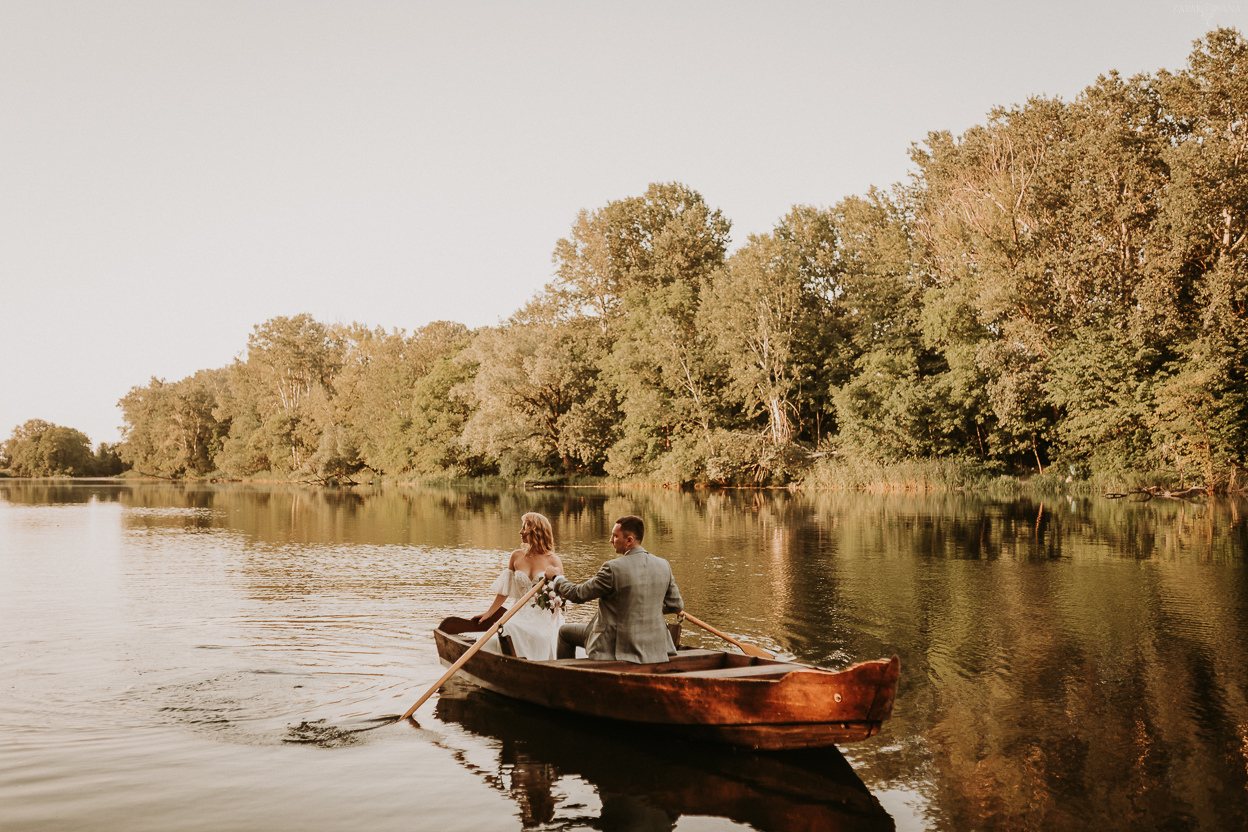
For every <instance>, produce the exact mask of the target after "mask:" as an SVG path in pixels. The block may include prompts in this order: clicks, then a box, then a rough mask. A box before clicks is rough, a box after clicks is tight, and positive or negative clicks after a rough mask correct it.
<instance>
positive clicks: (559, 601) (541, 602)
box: [533, 581, 563, 615]
mask: <svg viewBox="0 0 1248 832" xmlns="http://www.w3.org/2000/svg"><path fill="white" fill-rule="evenodd" d="M533 606H535V607H537V608H538V609H539V610H546V611H547V612H549V613H550V614H551V615H554V614H555V613H557V612H559V611H560V610H562V609H563V596H561V595H560V594H559V593H558V592H556V591H555V587H554V584H552V583H550V581H547V582H546V585H545V586H544V587H542V588H541V589H539V590H538V591H537V594H536V595H534V596H533Z"/></svg>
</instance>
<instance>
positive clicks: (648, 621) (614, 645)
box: [546, 515, 685, 664]
mask: <svg viewBox="0 0 1248 832" xmlns="http://www.w3.org/2000/svg"><path fill="white" fill-rule="evenodd" d="M645 533H646V527H645V524H644V523H642V521H641V518H640V517H633V516H631V515H630V516H628V517H621V518H620V519H619V520H617V521H616V522H615V528H613V529H612V530H611V546H612V547H613V548H614V549H615V553H616V554H617V555H620V557H618V558H615V559H613V560H609V561H607V562H606V563H604V564H603V565H602V566H601V567H600V568H599V569H598V574H597V575H595V576H594V577H592V578H590V579H589V580H588V581H586V582H585V583H583V584H574V583H572V582H571V581H569V580H568V579H567V578H564V577H563V576H562V575H556V574H555V568H554V567H549V568H548V569H547V570H546V579H547V580H548V581H550V580H551V579H553V582H554V587H555V590H556V591H557V592H558V593H559V594H560V595H562V596H563V597H564V598H566V599H567V600H569V601H572V602H574V603H577V604H584V603H585V602H586V601H592V600H593V599H595V598H597V599H598V612H597V613H596V614H595V615H594V617H593V619H592V620H591V621H590V622H589V623H588V624H564V625H563V626H562V627H560V628H559V645H558V647H557V648H556V657H557V658H560V659H571V658H574V657H575V656H576V648H577V647H584V648H585V653H586V655H588V656H589V658H591V659H598V660H611V659H615V660H619V661H626V662H638V663H640V664H652V663H655V662H665V661H667V657H668V656H673V655H675V654H676V645H675V644H673V643H672V635H671V633H670V632H668V629H667V622H665V621H664V620H663V615H664V614H665V613H669V612H680V611H681V610H682V609H684V608H685V603H684V601H682V600H681V598H680V590H679V589H677V588H676V580H675V579H674V578H673V577H672V567H671V566H670V565H669V564H668V562H667V561H665V560H663V558H660V557H655V556H654V555H652V554H650V553H649V552H647V551H646V550H645V549H643V548H642V547H641V539H642V537H644V536H645Z"/></svg>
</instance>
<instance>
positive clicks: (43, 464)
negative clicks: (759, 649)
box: [4, 419, 95, 477]
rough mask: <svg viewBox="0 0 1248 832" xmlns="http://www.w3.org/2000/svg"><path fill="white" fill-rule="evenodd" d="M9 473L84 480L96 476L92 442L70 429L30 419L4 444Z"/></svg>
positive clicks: (23, 475) (20, 475)
mask: <svg viewBox="0 0 1248 832" xmlns="http://www.w3.org/2000/svg"><path fill="white" fill-rule="evenodd" d="M4 457H5V459H6V460H7V461H8V467H9V470H11V471H12V472H13V473H14V474H15V475H17V476H19V477H83V476H90V475H91V474H93V473H95V456H94V455H93V454H92V453H91V440H90V439H88V438H87V436H86V434H84V433H82V432H81V431H78V430H74V429H73V428H66V427H61V426H60V425H55V424H52V423H51V422H45V421H43V420H42V419H31V420H30V421H28V422H26V423H25V424H22V425H19V426H18V427H16V428H14V429H13V434H12V436H10V437H9V439H8V441H6V442H5V443H4Z"/></svg>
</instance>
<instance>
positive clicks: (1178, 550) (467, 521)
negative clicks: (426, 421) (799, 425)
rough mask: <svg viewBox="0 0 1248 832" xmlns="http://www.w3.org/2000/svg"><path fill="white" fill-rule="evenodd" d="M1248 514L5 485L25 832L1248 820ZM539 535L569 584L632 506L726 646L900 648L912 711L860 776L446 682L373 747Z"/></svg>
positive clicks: (13, 696)
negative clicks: (438, 632)
mask: <svg viewBox="0 0 1248 832" xmlns="http://www.w3.org/2000/svg"><path fill="white" fill-rule="evenodd" d="M1245 510H1246V507H1245V505H1244V504H1243V503H1237V502H1234V501H1225V500H1222V501H1209V502H1205V503H1202V504H1185V503H1178V502H1173V501H1156V500H1154V501H1152V502H1149V503H1128V502H1121V501H1109V500H1104V499H1100V498H1093V499H1089V498H1086V497H1078V498H1074V497H1058V498H1053V499H1051V500H1044V501H1036V500H1027V499H1023V500H1009V501H1001V500H993V499H987V498H982V497H975V496H970V495H963V494H941V495H918V496H913V495H912V496H876V495H805V496H803V495H794V494H789V493H787V492H763V493H755V492H731V493H724V494H706V493H674V492H647V491H634V490H611V489H604V490H598V489H568V490H543V491H529V492H525V491H521V490H510V491H491V490H470V489H458V490H457V489H420V490H417V489H404V488H384V489H382V488H377V489H360V490H353V491H328V490H319V489H311V488H301V487H294V486H259V485H257V486H252V485H185V486H182V485H163V484H162V485H151V484H133V485H122V484H117V483H73V484H70V483H61V482H40V481H0V732H2V735H3V736H4V738H5V742H4V743H2V744H0V814H2V815H3V824H2V825H3V828H4V829H5V830H6V832H9V830H13V832H18V830H22V831H23V832H24V830H57V831H58V832H62V831H66V832H67V831H68V830H80V829H81V830H86V829H91V830H104V831H105V832H109V831H110V830H148V829H151V830H158V829H159V830H173V831H174V832H179V831H180V830H199V829H203V830H229V829H237V830H244V829H260V828H264V829H272V830H286V829H289V830H301V832H316V830H347V829H357V828H361V829H370V830H390V829H394V830H426V829H428V830H434V829H438V830H457V829H463V830H478V829H518V828H523V829H655V828H660V829H662V828H675V829H680V830H714V829H747V828H754V829H833V828H835V829H891V828H894V827H895V828H897V829H932V830H964V829H985V830H995V829H1001V830H1006V829H1059V828H1062V829H1097V830H1098V832H1108V831H1109V830H1140V829H1209V830H1215V829H1241V828H1246V827H1248V646H1245V645H1248V567H1246V560H1248V554H1246V553H1248V523H1246V520H1245ZM526 511H540V512H543V513H545V514H546V515H547V516H549V517H550V518H551V520H552V521H553V523H554V528H555V539H556V547H557V549H558V550H559V552H560V553H561V554H562V555H563V557H564V563H565V566H566V569H567V571H568V573H569V575H570V576H571V577H573V578H578V577H579V578H586V577H589V576H590V575H591V574H592V573H593V571H594V570H595V569H596V568H597V566H598V564H599V563H600V562H601V561H602V560H604V559H605V558H607V557H608V556H610V555H611V551H610V548H609V546H608V545H607V543H606V538H607V535H608V533H609V531H610V525H611V522H612V521H613V520H614V519H615V518H616V517H618V516H620V515H623V514H630V513H635V514H639V515H641V516H642V517H644V518H645V519H646V521H647V524H648V526H647V536H646V541H645V542H646V545H647V548H649V549H650V550H651V551H653V552H656V553H658V554H661V555H663V556H665V557H667V558H668V559H669V560H670V561H671V562H672V565H673V568H674V570H675V572H676V576H677V581H678V582H679V584H680V587H681V591H682V593H683V595H684V598H685V602H686V605H687V607H688V609H689V610H690V612H692V613H694V614H695V615H697V616H698V617H699V618H701V619H702V620H704V621H707V622H708V623H712V624H714V625H715V626H717V627H719V628H720V629H723V630H725V631H727V632H729V633H731V634H733V635H736V636H738V637H742V638H747V639H749V640H751V641H754V642H756V643H758V644H761V645H762V646H764V647H768V648H769V649H772V650H775V651H778V652H780V653H781V654H782V655H785V656H786V657H790V658H795V659H797V660H799V661H803V662H808V663H811V664H817V665H822V666H827V667H839V666H843V665H845V664H848V663H850V662H852V661H855V660H859V659H866V658H876V657H881V656H887V655H890V654H892V653H897V654H899V655H900V656H901V660H902V686H901V691H900V694H899V698H898V701H897V706H896V710H895V713H894V718H893V719H892V720H891V721H890V722H888V723H886V725H885V729H884V731H883V733H881V734H880V735H879V736H878V737H875V738H873V739H871V740H868V741H866V742H864V743H861V744H858V745H853V746H847V747H846V748H844V749H843V752H844V757H842V756H841V755H839V754H835V753H831V754H815V755H788V756H786V755H751V754H744V753H741V752H733V751H729V750H725V749H719V748H716V747H708V746H701V745H689V744H682V743H680V742H677V741H675V740H673V739H672V738H670V737H667V736H665V735H663V734H662V733H661V732H645V731H641V732H638V731H627V730H625V731H621V730H619V729H618V728H615V727H613V726H611V725H603V724H601V723H594V722H586V721H582V720H577V719H573V718H568V717H563V716H559V715H552V714H550V713H549V712H544V711H541V710H539V709H534V708H528V707H525V706H520V705H517V704H515V703H510V702H507V701H506V700H502V699H500V698H498V697H494V696H492V695H489V694H485V693H484V692H482V691H479V690H477V689H475V688H473V687H472V686H471V685H467V684H454V683H453V684H451V685H448V686H447V687H446V688H444V690H443V691H442V693H441V694H440V695H438V696H435V697H434V698H433V699H431V700H430V701H429V702H428V703H426V704H425V705H424V706H422V708H421V709H420V711H419V712H418V713H417V720H418V723H419V725H418V727H414V726H412V725H409V724H397V725H390V726H386V727H382V728H377V729H375V730H367V731H358V730H357V729H359V728H368V727H370V726H371V725H372V724H373V723H371V722H370V720H371V719H372V718H374V717H376V716H378V715H383V714H395V713H401V712H402V711H404V710H406V708H407V706H408V705H410V704H411V702H413V701H415V699H416V698H417V697H419V695H420V694H421V693H422V692H423V691H424V689H425V688H426V687H427V686H428V685H430V684H431V683H432V682H433V681H434V680H435V679H437V678H438V677H439V676H440V675H441V673H442V667H441V666H440V665H439V663H438V660H437V656H436V654H435V652H434V648H433V642H432V639H431V637H430V635H429V633H430V629H431V628H432V627H433V625H434V624H436V623H437V621H438V620H439V619H440V618H441V617H443V616H444V615H446V614H471V613H475V612H479V611H481V610H482V609H484V607H485V605H486V604H487V603H488V600H489V599H488V598H486V597H485V596H486V594H487V591H488V590H487V588H488V586H489V585H490V582H491V581H492V580H493V578H494V577H495V575H496V574H497V573H498V571H499V570H500V569H502V568H503V567H504V566H505V563H506V557H507V553H508V552H510V550H511V549H512V548H514V547H515V546H516V545H517V544H518V528H519V519H520V515H521V514H523V513H524V512H526ZM575 614H576V615H577V616H582V615H586V614H588V610H584V609H578V610H577V611H576V613H575ZM686 643H696V644H701V645H703V646H718V645H717V644H716V641H715V639H714V638H712V637H710V636H707V635H705V634H699V633H697V632H696V631H695V632H687V634H686ZM864 786H865V788H866V789H868V790H869V792H865V791H863V787H864Z"/></svg>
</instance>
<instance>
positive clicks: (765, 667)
mask: <svg viewBox="0 0 1248 832" xmlns="http://www.w3.org/2000/svg"><path fill="white" fill-rule="evenodd" d="M808 669H810V668H804V667H794V666H793V665H791V664H790V665H775V664H754V665H746V666H745V667H717V668H715V669H714V670H687V671H684V672H680V675H681V676H696V677H697V678H699V679H715V678H721V679H737V678H740V677H742V676H784V675H786V674H789V673H793V672H794V671H797V670H808Z"/></svg>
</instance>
